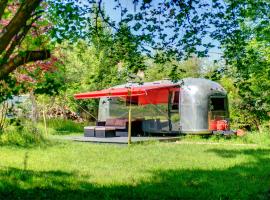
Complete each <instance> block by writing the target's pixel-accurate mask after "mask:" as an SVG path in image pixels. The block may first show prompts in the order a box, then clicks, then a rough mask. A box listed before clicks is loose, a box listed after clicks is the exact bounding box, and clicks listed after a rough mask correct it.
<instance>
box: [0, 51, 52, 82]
mask: <svg viewBox="0 0 270 200" xmlns="http://www.w3.org/2000/svg"><path fill="white" fill-rule="evenodd" d="M50 56H51V54H50V51H48V50H42V51H26V52H24V53H23V54H22V55H17V56H15V57H14V58H12V59H11V60H10V61H9V62H7V63H6V64H4V65H2V66H0V79H2V78H4V77H5V76H7V75H8V74H9V73H10V72H12V71H14V70H15V69H16V68H17V67H19V66H21V65H23V64H26V63H29V62H34V61H38V60H46V59H48V58H50Z"/></svg>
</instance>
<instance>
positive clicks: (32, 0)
mask: <svg viewBox="0 0 270 200" xmlns="http://www.w3.org/2000/svg"><path fill="white" fill-rule="evenodd" d="M41 1H42V0H25V1H23V3H22V4H21V6H20V8H19V9H18V11H17V13H16V14H15V16H14V17H13V18H12V20H11V21H10V22H9V24H8V25H7V26H6V27H4V28H3V30H2V32H1V33H0V54H1V53H2V52H3V51H4V50H5V49H6V48H7V46H8V45H9V43H10V41H11V40H12V38H13V37H14V36H15V35H16V34H18V32H19V31H20V30H21V29H22V28H23V26H24V25H25V24H27V21H28V20H29V19H30V18H31V16H32V13H33V11H35V10H36V8H37V7H38V5H39V4H40V2H41Z"/></svg>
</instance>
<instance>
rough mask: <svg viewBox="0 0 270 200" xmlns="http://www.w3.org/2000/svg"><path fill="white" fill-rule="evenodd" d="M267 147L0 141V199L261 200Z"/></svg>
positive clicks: (268, 186) (267, 182) (269, 165)
mask: <svg viewBox="0 0 270 200" xmlns="http://www.w3.org/2000/svg"><path fill="white" fill-rule="evenodd" d="M269 191H270V148H268V147H260V146H236V145H227V144H226V145H222V144H220V145H219V144H217V145H211V144H205V145H198V144H192V143H182V144H181V143H180V144H177V143H151V144H143V145H134V146H131V147H127V146H123V145H119V146H118V145H105V144H89V143H77V142H65V141H61V142H59V143H57V144H54V145H51V146H47V147H35V148H31V149H26V148H18V147H1V148H0V199H72V200H75V199H269V198H270V195H269V194H270V193H269Z"/></svg>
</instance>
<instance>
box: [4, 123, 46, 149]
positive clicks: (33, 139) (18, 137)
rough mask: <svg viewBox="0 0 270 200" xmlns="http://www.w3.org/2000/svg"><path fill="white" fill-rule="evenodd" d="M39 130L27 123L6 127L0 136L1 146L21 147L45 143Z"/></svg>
mask: <svg viewBox="0 0 270 200" xmlns="http://www.w3.org/2000/svg"><path fill="white" fill-rule="evenodd" d="M45 142H46V140H45V139H44V137H43V135H42V134H41V130H39V129H38V128H37V127H35V126H34V125H33V124H30V123H29V122H28V123H26V124H24V125H23V126H22V125H18V124H17V125H15V124H14V125H11V126H8V128H6V129H5V130H4V131H3V132H2V133H1V134H0V144H1V145H15V146H22V147H29V146H35V145H40V144H43V143H45Z"/></svg>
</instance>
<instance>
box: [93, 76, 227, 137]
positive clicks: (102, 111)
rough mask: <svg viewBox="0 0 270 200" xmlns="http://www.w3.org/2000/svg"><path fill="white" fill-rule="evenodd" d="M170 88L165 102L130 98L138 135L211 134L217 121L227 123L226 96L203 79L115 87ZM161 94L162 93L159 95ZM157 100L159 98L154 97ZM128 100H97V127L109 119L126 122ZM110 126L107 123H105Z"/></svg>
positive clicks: (210, 82)
mask: <svg viewBox="0 0 270 200" xmlns="http://www.w3.org/2000/svg"><path fill="white" fill-rule="evenodd" d="M163 85H173V87H174V88H178V89H174V90H172V92H169V93H168V94H167V96H166V97H163V98H167V99H168V101H167V103H160V104H158V103H153V104H151V103H148V104H145V105H139V104H138V99H137V100H136V98H135V97H134V98H133V97H132V98H129V103H130V105H131V106H132V124H134V126H133V128H134V129H136V130H135V131H134V132H136V133H140V134H144V135H145V134H158V133H159V134H160V133H166V134H179V133H185V134H211V133H212V132H213V131H216V130H217V127H216V122H217V120H223V121H225V122H227V124H228V123H229V110H228V99H227V93H226V91H225V90H224V88H223V87H222V86H221V85H220V84H218V83H216V82H213V81H210V80H207V79H203V78H185V79H182V80H179V81H178V82H177V83H173V82H171V81H169V80H162V81H155V82H149V83H144V84H142V85H139V84H137V83H127V84H125V85H119V86H116V87H114V88H115V89H117V88H132V87H135V88H140V87H141V88H149V87H153V86H160V88H162V87H163ZM161 95H162V94H161ZM156 97H157V98H159V97H158V96H156ZM127 105H128V103H127V99H123V98H121V97H120V98H119V97H106V96H101V97H100V103H99V113H98V124H101V125H105V124H106V123H107V122H108V121H110V123H111V122H112V119H118V121H117V122H115V123H118V122H119V120H120V119H121V120H122V121H123V120H126V121H127V119H128V106H127ZM108 123H109V122H108Z"/></svg>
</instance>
